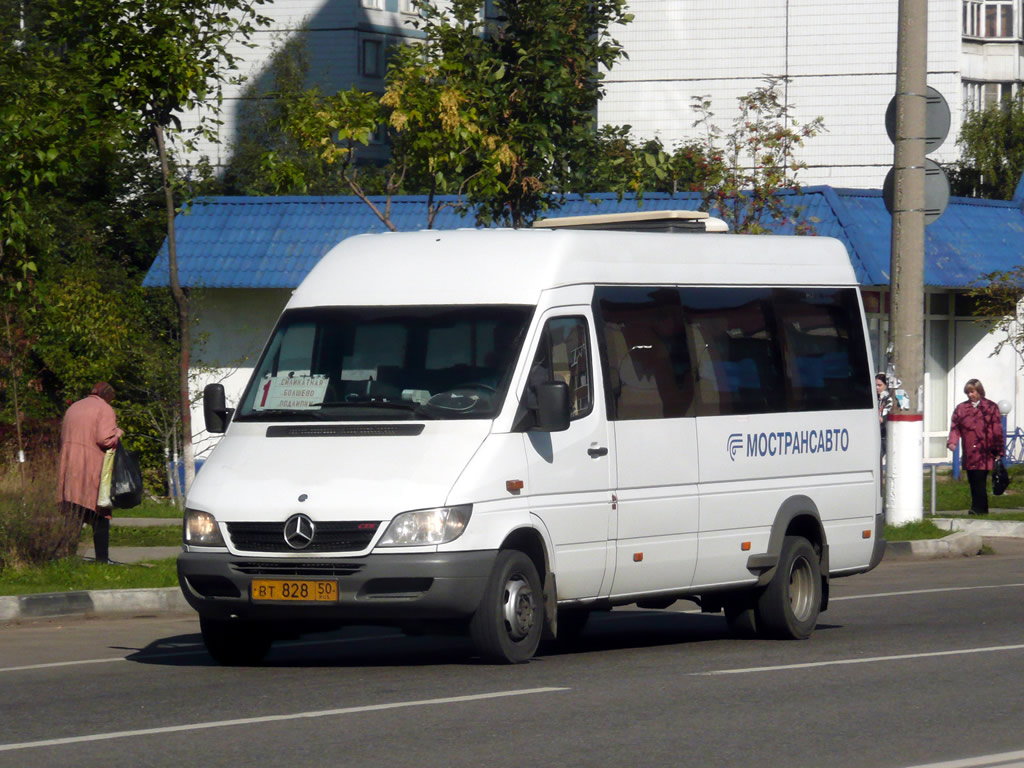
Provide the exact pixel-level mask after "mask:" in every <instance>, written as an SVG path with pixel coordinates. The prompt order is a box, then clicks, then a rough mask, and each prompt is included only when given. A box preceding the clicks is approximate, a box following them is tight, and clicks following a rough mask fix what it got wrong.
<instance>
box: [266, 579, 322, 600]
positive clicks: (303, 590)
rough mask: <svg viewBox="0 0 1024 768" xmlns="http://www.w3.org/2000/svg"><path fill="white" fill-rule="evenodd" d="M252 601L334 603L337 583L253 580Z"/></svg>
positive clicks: (310, 580) (301, 580) (306, 580)
mask: <svg viewBox="0 0 1024 768" xmlns="http://www.w3.org/2000/svg"><path fill="white" fill-rule="evenodd" d="M250 594H251V595H252V599H253V601H263V600H273V601H275V602H280V601H284V602H289V603H336V602H338V582H336V581H329V580H327V579H253V580H252V587H251V592H250Z"/></svg>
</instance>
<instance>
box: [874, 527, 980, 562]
mask: <svg viewBox="0 0 1024 768" xmlns="http://www.w3.org/2000/svg"><path fill="white" fill-rule="evenodd" d="M982 544H983V542H982V539H981V534H978V533H968V532H966V531H957V532H956V533H953V534H950V535H949V536H946V537H945V538H942V539H919V540H916V541H889V542H886V545H885V557H884V558H883V559H884V560H889V559H901V560H902V559H907V560H909V559H915V560H916V559H922V560H932V559H937V558H943V557H970V556H971V555H977V554H978V553H980V552H981V547H982Z"/></svg>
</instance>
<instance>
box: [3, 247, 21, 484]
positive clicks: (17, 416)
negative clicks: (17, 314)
mask: <svg viewBox="0 0 1024 768" xmlns="http://www.w3.org/2000/svg"><path fill="white" fill-rule="evenodd" d="M2 253H3V251H2V249H0V254H2ZM4 328H5V329H6V331H7V353H8V354H9V355H10V356H11V396H12V398H13V400H14V431H15V433H16V434H17V436H18V469H19V470H20V472H21V490H22V491H24V490H25V445H24V444H23V443H22V439H21V411H20V410H19V408H18V373H17V369H16V367H15V362H14V342H13V341H12V340H11V315H10V308H9V307H7V306H5V307H4Z"/></svg>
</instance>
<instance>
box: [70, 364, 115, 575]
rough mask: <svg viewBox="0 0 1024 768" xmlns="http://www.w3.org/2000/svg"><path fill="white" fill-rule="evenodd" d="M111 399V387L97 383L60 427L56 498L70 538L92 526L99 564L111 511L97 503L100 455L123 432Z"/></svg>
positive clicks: (106, 556)
mask: <svg viewBox="0 0 1024 768" xmlns="http://www.w3.org/2000/svg"><path fill="white" fill-rule="evenodd" d="M113 400H114V388H113V387H112V386H110V385H109V384H107V382H105V381H101V382H98V383H97V384H96V385H95V386H93V388H92V391H91V392H90V393H89V395H88V396H87V397H84V398H82V399H81V400H78V401H77V402H74V403H72V404H71V405H70V407H69V408H68V409H67V411H66V412H65V414H64V422H63V424H62V425H61V430H60V467H59V469H58V471H57V500H58V501H59V502H60V505H61V511H62V512H63V513H64V514H65V515H66V516H67V517H68V518H69V520H70V521H71V524H72V526H73V529H74V532H73V533H72V540H73V541H77V538H78V537H77V535H76V534H77V532H78V531H79V530H80V528H81V525H82V523H83V522H86V523H89V524H90V525H91V526H92V540H93V546H94V547H95V550H96V560H97V561H98V562H101V563H106V562H109V543H110V512H111V510H110V508H109V507H99V506H98V505H97V504H96V500H97V498H98V496H99V490H100V473H101V472H102V470H103V454H104V453H106V452H107V450H108V449H110V448H113V447H114V446H116V445H117V441H118V438H120V437H121V435H122V434H123V433H122V432H121V430H120V429H119V428H118V426H117V417H116V416H115V415H114V409H113V408H112V407H111V405H110V403H111V402H112V401H113ZM68 554H70V553H68Z"/></svg>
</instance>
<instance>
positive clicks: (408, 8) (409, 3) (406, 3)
mask: <svg viewBox="0 0 1024 768" xmlns="http://www.w3.org/2000/svg"><path fill="white" fill-rule="evenodd" d="M398 10H400V11H401V12H402V13H406V14H409V15H410V16H418V15H419V13H420V9H419V8H417V7H416V3H415V2H413V0H401V2H400V3H399V4H398Z"/></svg>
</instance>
